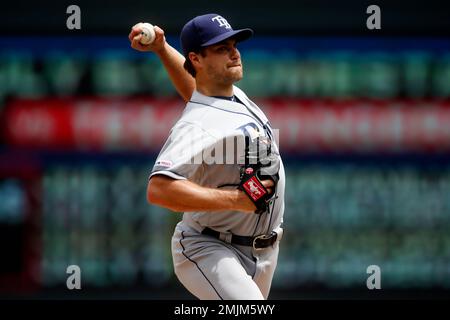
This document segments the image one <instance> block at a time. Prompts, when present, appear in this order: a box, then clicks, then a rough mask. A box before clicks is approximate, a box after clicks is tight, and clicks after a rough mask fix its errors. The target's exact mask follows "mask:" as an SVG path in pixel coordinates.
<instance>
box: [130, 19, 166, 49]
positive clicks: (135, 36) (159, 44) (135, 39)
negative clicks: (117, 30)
mask: <svg viewBox="0 0 450 320" xmlns="http://www.w3.org/2000/svg"><path fill="white" fill-rule="evenodd" d="M154 27H155V40H153V42H152V43H150V44H147V45H143V44H141V43H139V40H141V31H142V22H139V23H137V24H135V25H134V26H133V27H132V28H131V31H130V34H129V35H128V39H129V40H130V43H131V47H132V48H133V49H135V50H138V51H143V52H147V51H153V52H156V53H157V52H158V51H161V50H163V49H164V45H165V43H166V37H165V36H164V30H163V29H161V28H160V27H158V26H154Z"/></svg>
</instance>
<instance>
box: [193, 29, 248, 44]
mask: <svg viewBox="0 0 450 320" xmlns="http://www.w3.org/2000/svg"><path fill="white" fill-rule="evenodd" d="M252 35H253V30H252V29H239V30H233V31H230V32H227V33H222V34H221V35H218V36H217V37H215V38H212V39H211V40H209V41H207V42H205V43H203V44H202V45H201V46H202V47H207V46H211V45H213V44H216V43H219V42H222V41H224V40H226V39H229V38H234V39H236V41H237V42H240V41H244V40H247V39H248V38H250V37H251V36H252Z"/></svg>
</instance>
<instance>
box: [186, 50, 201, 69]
mask: <svg viewBox="0 0 450 320" xmlns="http://www.w3.org/2000/svg"><path fill="white" fill-rule="evenodd" d="M188 57H189V60H191V64H192V65H193V66H194V68H195V69H196V70H198V69H199V68H200V67H201V62H200V57H199V54H197V53H195V52H189V56H188Z"/></svg>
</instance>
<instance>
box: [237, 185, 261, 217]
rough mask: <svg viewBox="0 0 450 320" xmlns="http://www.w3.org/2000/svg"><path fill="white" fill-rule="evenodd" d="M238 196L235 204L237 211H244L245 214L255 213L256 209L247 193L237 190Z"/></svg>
mask: <svg viewBox="0 0 450 320" xmlns="http://www.w3.org/2000/svg"><path fill="white" fill-rule="evenodd" d="M235 192H236V196H235V199H236V201H235V204H236V208H235V210H237V211H243V212H248V213H250V212H255V210H256V207H255V205H254V204H253V202H252V201H251V200H250V199H249V197H248V196H247V195H246V194H245V192H243V191H241V190H236V191H235Z"/></svg>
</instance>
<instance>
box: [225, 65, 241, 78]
mask: <svg viewBox="0 0 450 320" xmlns="http://www.w3.org/2000/svg"><path fill="white" fill-rule="evenodd" d="M228 72H229V74H230V75H231V76H232V78H233V79H235V81H239V80H241V79H242V77H243V72H242V68H241V67H231V68H229V69H228Z"/></svg>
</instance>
